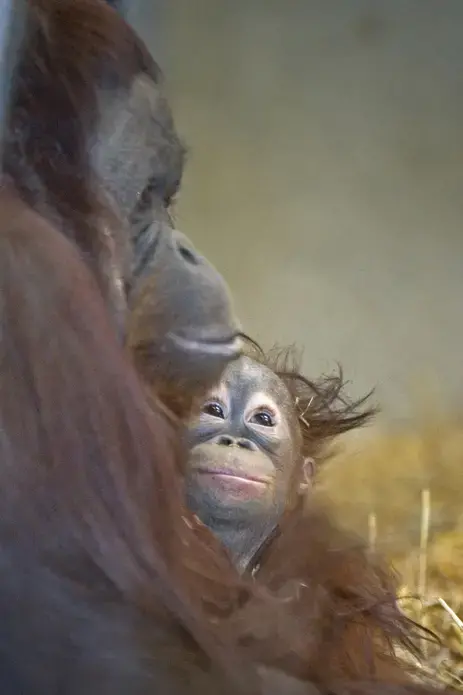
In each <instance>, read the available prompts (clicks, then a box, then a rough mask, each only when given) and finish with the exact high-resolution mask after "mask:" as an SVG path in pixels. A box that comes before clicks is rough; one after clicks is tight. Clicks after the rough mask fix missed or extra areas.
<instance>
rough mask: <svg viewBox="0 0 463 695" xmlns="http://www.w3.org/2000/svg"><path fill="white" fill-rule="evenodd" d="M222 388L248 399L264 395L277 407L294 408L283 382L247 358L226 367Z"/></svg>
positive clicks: (265, 368) (273, 373) (266, 368)
mask: <svg viewBox="0 0 463 695" xmlns="http://www.w3.org/2000/svg"><path fill="white" fill-rule="evenodd" d="M222 387H225V388H226V389H227V391H231V392H233V393H236V392H239V393H241V394H243V395H246V396H248V397H251V396H252V395H253V394H255V393H265V394H266V395H267V396H268V397H270V398H271V399H272V400H273V401H275V403H276V404H277V405H278V406H281V407H284V408H294V403H293V400H292V398H291V395H290V393H289V391H288V389H287V388H286V386H285V384H284V383H283V381H282V380H281V379H280V378H279V377H278V376H277V375H276V374H275V372H273V371H272V370H271V369H269V368H268V367H266V366H265V365H263V364H260V363H259V362H256V361H255V360H253V359H251V358H249V357H241V358H240V359H239V360H236V361H235V362H232V363H231V364H230V365H229V366H228V367H227V369H226V370H225V373H224V376H223V379H222Z"/></svg>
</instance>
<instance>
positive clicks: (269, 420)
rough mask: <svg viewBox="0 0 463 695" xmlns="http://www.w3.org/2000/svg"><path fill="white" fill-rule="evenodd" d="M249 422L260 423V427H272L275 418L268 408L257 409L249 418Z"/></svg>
mask: <svg viewBox="0 0 463 695" xmlns="http://www.w3.org/2000/svg"><path fill="white" fill-rule="evenodd" d="M251 422H254V423H255V424H256V425H262V427H273V426H274V425H275V419H274V417H273V415H272V414H271V413H269V411H268V410H259V411H258V412H257V413H254V415H253V416H252V418H251Z"/></svg>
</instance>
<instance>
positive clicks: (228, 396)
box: [186, 357, 301, 571]
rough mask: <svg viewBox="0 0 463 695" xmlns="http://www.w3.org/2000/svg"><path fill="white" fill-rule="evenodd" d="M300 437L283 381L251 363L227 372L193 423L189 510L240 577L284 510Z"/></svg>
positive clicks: (244, 362) (235, 364) (242, 361)
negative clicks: (227, 555) (229, 558)
mask: <svg viewBox="0 0 463 695" xmlns="http://www.w3.org/2000/svg"><path fill="white" fill-rule="evenodd" d="M300 436H301V435H300V431H299V428H298V423H297V417H296V411H295V408H294V403H293V402H292V399H291V396H290V394H289V392H288V391H287V389H286V387H285V385H284V383H283V382H282V381H281V380H280V379H279V378H278V377H277V376H276V375H275V374H274V373H273V372H272V371H271V370H270V369H268V368H267V367H265V366H263V365H261V364H259V363H257V362H255V361H254V360H252V359H250V358H248V357H241V358H240V359H239V360H237V361H236V362H233V363H232V364H230V365H229V366H228V367H227V369H226V370H225V372H224V374H223V376H222V379H221V381H220V383H219V385H218V386H217V387H216V388H214V389H213V390H212V391H211V392H210V394H209V396H208V398H207V400H206V401H205V402H204V404H203V407H202V410H201V413H200V415H199V418H197V420H196V421H195V422H193V423H192V424H191V427H190V438H191V456H190V461H189V467H188V472H187V476H186V494H187V501H188V504H189V506H190V508H191V509H192V510H193V511H194V512H195V513H196V514H197V515H198V517H199V518H200V519H201V520H202V521H203V523H205V524H206V525H207V526H209V527H210V528H211V529H212V530H213V531H214V533H215V534H216V535H217V536H219V538H220V539H221V541H222V542H223V543H224V545H225V546H226V547H227V548H228V550H229V552H230V553H231V555H232V557H233V559H234V561H235V563H236V565H237V567H238V568H239V569H240V570H241V571H243V570H244V569H245V568H246V566H247V565H248V563H249V560H250V559H251V557H252V556H253V555H254V553H255V552H256V551H257V549H258V548H259V547H260V545H261V544H262V542H263V540H264V539H265V538H267V536H268V535H269V534H270V533H271V531H272V530H273V529H274V528H275V527H276V525H277V523H278V520H279V518H280V516H281V514H282V513H283V511H284V509H285V503H286V501H287V497H288V493H289V489H290V484H291V482H292V477H293V472H294V470H295V467H296V463H297V461H298V460H300V456H301V440H300Z"/></svg>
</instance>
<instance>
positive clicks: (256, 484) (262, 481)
mask: <svg viewBox="0 0 463 695" xmlns="http://www.w3.org/2000/svg"><path fill="white" fill-rule="evenodd" d="M196 473H197V474H198V475H201V476H208V477H210V478H211V479H212V480H214V481H217V483H219V485H220V486H221V487H225V488H227V489H228V488H231V489H233V488H236V487H240V488H254V489H255V488H264V487H267V485H269V483H270V480H269V479H268V478H260V477H257V476H255V475H250V474H248V473H244V472H242V471H239V472H238V471H233V470H227V469H225V468H198V469H197V470H196Z"/></svg>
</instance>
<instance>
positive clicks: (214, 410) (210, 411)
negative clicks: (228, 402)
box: [203, 401, 225, 420]
mask: <svg viewBox="0 0 463 695" xmlns="http://www.w3.org/2000/svg"><path fill="white" fill-rule="evenodd" d="M203 413H206V415H211V416H212V417H218V418H220V419H221V420H225V414H224V412H223V408H222V406H221V405H220V404H219V403H216V402H213V401H210V402H209V403H206V404H205V405H204V406H203Z"/></svg>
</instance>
